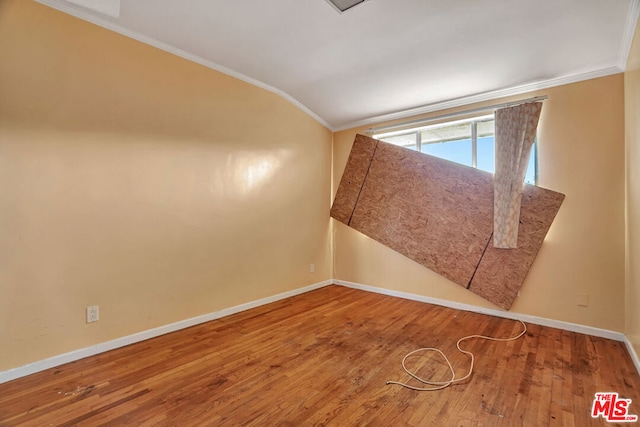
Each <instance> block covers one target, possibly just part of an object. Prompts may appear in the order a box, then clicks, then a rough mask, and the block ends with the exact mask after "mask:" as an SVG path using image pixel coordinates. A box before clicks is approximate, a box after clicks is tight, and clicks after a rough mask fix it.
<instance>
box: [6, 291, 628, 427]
mask: <svg viewBox="0 0 640 427" xmlns="http://www.w3.org/2000/svg"><path fill="white" fill-rule="evenodd" d="M527 326H528V332H527V333H526V335H525V336H524V337H522V338H520V339H519V340H517V341H510V342H492V341H485V340H479V339H474V340H470V341H468V342H466V343H465V344H464V345H463V346H464V348H466V349H468V350H471V351H473V352H474V353H475V355H476V366H475V370H474V373H473V375H472V377H471V378H470V379H469V381H467V382H466V383H463V384H459V385H454V386H451V387H449V388H446V389H444V390H440V391H433V392H415V391H412V390H408V389H404V388H402V387H400V386H396V385H386V384H385V382H386V381H387V380H401V381H408V380H409V378H408V376H407V375H406V374H405V373H404V372H403V371H402V367H401V364H400V363H401V360H402V358H403V357H404V355H405V354H406V353H408V352H409V351H411V350H414V349H416V348H420V347H425V346H433V347H439V348H440V349H441V350H443V351H444V352H445V353H446V354H447V355H448V356H449V358H450V360H451V362H452V364H453V365H454V367H455V369H456V372H457V373H458V375H459V376H461V375H464V374H465V373H466V370H467V369H468V364H469V359H468V358H467V357H466V356H464V355H462V354H460V353H458V352H457V350H456V349H455V344H456V341H457V339H458V338H460V337H462V336H465V335H471V334H483V335H490V336H497V337H508V336H513V335H517V333H518V332H519V331H520V330H521V325H520V323H518V322H515V321H512V320H506V319H499V318H495V317H491V316H485V315H481V314H475V313H469V312H464V311H458V310H453V309H449V308H444V307H438V306H433V305H429V304H424V303H419V302H415V301H408V300H403V299H399V298H394V297H389V296H384V295H378V294H374V293H368V292H364V291H359V290H354V289H349V288H345V287H341V286H328V287H325V288H322V289H319V290H316V291H313V292H309V293H306V294H303V295H300V296H296V297H293V298H289V299H286V300H282V301H279V302H276V303H273V304H269V305H266V306H262V307H258V308H255V309H252V310H249V311H246V312H243V313H239V314H236V315H233V316H229V317H226V318H223V319H220V320H216V321H213V322H209V323H206V324H202V325H198V326H194V327H192V328H189V329H185V330H183V331H179V332H175V333H172V334H168V335H164V336H161V337H158V338H154V339H151V340H148V341H145V342H141V343H138V344H134V345H130V346H127V347H124V348H121V349H117V350H113V351H110V352H108V353H104V354H100V355H97V356H93V357H90V358H87V359H83V360H80V361H77V362H73V363H69V364H67V365H63V366H60V367H58V368H54V369H50V370H47V371H44V372H40V373H37V374H34V375H31V376H28V377H25V378H21V379H18V380H15V381H12V382H9V383H6V384H2V385H0V426H14V425H27V426H30V425H33V426H48V425H56V426H72V425H82V426H93V425H113V426H120V425H136V426H138V425H145V426H152V425H168V426H199V425H213V426H221V425H224V426H227V425H229V426H232V425H233V426H235V425H237V426H275V425H279V426H311V425H331V426H361V425H372V426H430V425H435V426H487V425H491V426H492V425H499V426H502V425H504V426H519V425H524V426H545V425H558V426H588V425H611V424H608V423H606V422H605V421H604V420H603V419H602V418H598V419H592V418H591V416H590V411H591V406H592V402H593V398H594V393H596V392H603V391H615V392H618V393H619V394H620V396H621V397H624V398H630V399H632V403H631V405H630V408H629V409H630V411H629V412H630V413H631V414H640V377H639V376H638V374H637V372H636V370H635V368H634V366H633V363H632V361H631V359H630V357H629V356H628V354H627V352H626V349H625V347H624V344H623V343H619V342H615V341H611V340H606V339H603V338H595V337H591V336H587V335H582V334H577V333H572V332H566V331H562V330H558V329H552V328H547V327H541V326H537V325H532V324H529V325H527ZM410 363H412V364H413V365H412V366H415V367H419V368H420V371H419V372H420V375H422V376H424V377H429V376H431V375H435V376H436V377H437V376H438V375H439V376H440V378H441V379H446V377H447V368H446V366H445V364H444V363H443V362H442V361H441V360H439V359H438V358H437V357H435V356H427V357H424V358H413V359H410ZM413 381H415V380H413ZM412 383H414V382H412ZM416 385H419V384H416Z"/></svg>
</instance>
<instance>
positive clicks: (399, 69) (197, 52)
mask: <svg viewBox="0 0 640 427" xmlns="http://www.w3.org/2000/svg"><path fill="white" fill-rule="evenodd" d="M38 1H40V2H41V3H44V4H47V5H50V6H52V7H55V8H56V9H59V10H62V11H65V12H67V13H71V14H73V15H75V16H78V17H80V18H83V19H86V20H88V21H91V22H93V23H96V24H98V25H101V26H104V27H107V28H109V29H112V30H114V31H117V32H119V33H122V34H125V35H128V36H131V37H133V38H136V39H138V40H140V41H143V42H145V43H149V44H151V45H154V46H156V47H159V48H161V49H165V50H167V51H169V52H172V53H175V54H177V55H180V56H182V57H185V58H187V59H190V60H193V61H195V62H198V63H201V64H204V65H206V66H209V67H211V68H214V69H217V70H219V71H222V72H225V73H227V74H231V75H233V76H235V77H238V78H240V79H243V80H245V81H248V82H250V83H253V84H256V85H258V86H260V87H263V88H265V89H268V90H270V91H272V92H275V93H278V94H279V95H281V96H283V97H285V98H287V99H288V100H290V101H291V102H293V103H294V104H296V105H298V106H300V107H301V108H303V109H304V110H305V111H307V112H308V113H309V114H311V115H312V116H313V117H315V118H316V119H318V120H319V121H320V122H322V123H323V124H325V125H326V126H328V127H329V128H331V129H332V130H340V129H345V128H349V127H352V126H355V125H364V124H370V123H375V122H379V121H381V120H383V119H390V118H400V117H404V116H408V115H411V114H416V113H421V112H427V111H434V110H437V109H442V108H446V107H451V106H457V105H464V104H468V103H471V102H475V101H479V100H485V99H491V98H496V97H498V96H504V95H511V94H516V93H523V92H526V91H530V90H534V89H538V88H544V87H550V86H555V85H559V84H564V83H569V82H573V81H579V80H585V79H587V78H593V77H598V76H604V75H609V74H613V73H617V72H621V71H623V70H624V66H625V64H626V59H627V56H628V53H629V48H630V44H631V39H632V37H633V31H634V29H635V25H636V21H637V19H638V11H639V9H640V7H639V3H640V0H517V1H513V0H456V1H452V0H368V1H366V2H364V3H362V4H361V5H359V6H356V7H354V8H353V9H351V10H348V11H347V12H345V13H343V14H340V13H338V12H337V11H336V10H335V9H334V8H333V7H332V6H331V5H330V4H329V3H328V2H327V1H325V0H269V1H264V0H262V1H261V0H243V1H241V0H226V1H223V0H180V1H176V0H108V1H106V0H101V2H95V1H93V3H98V4H99V3H102V4H103V5H104V4H106V3H108V4H109V6H108V7H104V6H103V9H102V13H100V12H97V11H95V10H91V9H88V8H83V7H81V6H78V5H77V4H74V3H81V4H82V3H83V1H82V0H71V1H65V0H38ZM91 3H92V2H91V1H90V2H88V3H84V4H86V5H88V6H89V7H91ZM105 10H106V11H107V12H105ZM109 11H111V12H113V13H110V12H109ZM118 14H119V17H118Z"/></svg>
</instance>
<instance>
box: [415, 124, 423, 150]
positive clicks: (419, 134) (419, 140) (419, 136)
mask: <svg viewBox="0 0 640 427" xmlns="http://www.w3.org/2000/svg"><path fill="white" fill-rule="evenodd" d="M416 150H417V151H418V152H419V153H421V152H422V132H420V131H419V130H418V131H416Z"/></svg>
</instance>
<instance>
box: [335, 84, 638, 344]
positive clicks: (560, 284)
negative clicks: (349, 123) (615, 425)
mask: <svg viewBox="0 0 640 427" xmlns="http://www.w3.org/2000/svg"><path fill="white" fill-rule="evenodd" d="M623 92H624V90H623V75H622V74H618V75H614V76H610V77H606V78H600V79H595V80H590V81H585V82H581V83H576V84H571V85H566V86H561V87H556V88H552V89H546V90H542V91H539V92H535V93H529V94H524V95H522V96H519V97H518V98H524V97H529V96H537V95H543V94H544V95H548V97H549V99H548V100H547V101H546V102H545V104H544V107H543V110H542V117H541V122H540V126H539V151H538V154H539V165H540V168H539V184H540V186H542V187H545V188H549V189H552V190H555V191H559V192H561V193H564V194H565V195H566V199H565V202H564V204H563V205H562V207H561V208H560V212H559V214H558V216H557V217H556V220H555V222H554V224H553V225H552V227H551V230H550V231H549V234H548V235H547V239H546V241H545V243H544V245H543V247H542V249H541V250H540V252H539V254H538V257H537V259H536V261H535V262H534V265H533V268H532V269H531V271H530V272H529V275H528V276H527V279H526V281H525V284H524V286H523V288H522V290H521V294H520V296H519V297H518V298H517V299H516V301H515V303H514V305H513V307H512V309H511V311H513V312H517V313H525V314H530V315H535V316H541V317H545V318H550V319H557V320H562V321H566V322H573V323H579V324H583V325H589V326H594V327H599V328H605V329H610V330H615V331H621V332H622V331H624V327H625V319H624V285H625V278H624V249H625V248H624V239H625V238H624V196H625V195H624V179H625V177H624V168H623V165H624V113H623V108H624V102H623ZM473 107H475V106H469V107H468V108H473ZM446 112H448V111H446ZM442 113H443V112H437V113H434V114H432V115H439V114H442ZM365 129H366V128H360V129H350V130H346V131H342V132H338V133H336V134H334V165H335V168H334V174H333V178H334V187H335V186H337V183H338V182H339V180H340V177H341V175H342V171H343V170H344V165H345V163H346V160H347V157H348V155H349V150H350V148H351V145H352V142H353V138H354V135H355V134H356V132H361V133H362V132H364V130H365ZM334 229H335V231H334V233H335V241H336V244H335V247H336V251H335V259H336V262H335V263H336V267H335V277H336V278H337V279H342V280H347V281H352V282H357V283H363V284H368V285H373V286H378V287H382V288H387V289H391V290H396V291H402V292H409V293H414V294H418V295H424V296H430V297H436V298H443V299H447V300H451V301H457V302H462V303H467V304H473V305H476V306H482V307H493V306H492V304H490V303H488V302H486V301H484V300H483V299H481V298H480V297H478V296H476V295H474V294H472V293H471V292H469V291H467V290H465V289H464V288H462V287H460V286H458V285H456V284H454V283H452V282H449V281H448V280H446V279H444V278H443V277H440V276H438V275H437V274H435V273H433V272H431V271H429V270H427V269H426V268H423V267H422V266H420V265H418V264H417V263H415V262H413V261H411V260H409V259H407V258H405V257H403V256H401V255H399V254H397V253H395V252H393V251H392V250H390V249H388V248H386V247H384V246H383V245H381V244H379V243H377V242H375V241H373V240H371V239H369V238H367V237H365V236H364V235H362V234H360V233H358V232H356V231H354V230H352V229H350V228H349V227H346V226H345V225H343V224H341V223H338V222H337V221H334ZM579 294H588V295H589V306H588V307H586V308H585V307H579V306H577V304H576V298H577V296H578V295H579Z"/></svg>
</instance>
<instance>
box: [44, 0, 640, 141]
mask: <svg viewBox="0 0 640 427" xmlns="http://www.w3.org/2000/svg"><path fill="white" fill-rule="evenodd" d="M35 1H36V2H38V3H40V4H43V5H45V6H49V7H51V8H53V9H56V10H58V11H61V12H64V13H67V14H69V15H72V16H74V17H76V18H80V19H82V20H85V21H88V22H91V23H92V24H95V25H98V26H100V27H103V28H106V29H108V30H111V31H114V32H116V33H118V34H121V35H123V36H125V37H129V38H131V39H134V40H137V41H139V42H142V43H145V44H147V45H150V46H153V47H156V48H158V49H161V50H163V51H165V52H168V53H171V54H173V55H176V56H179V57H181V58H183V59H186V60H188V61H192V62H195V63H197V64H200V65H202V66H205V67H207V68H210V69H213V70H215V71H218V72H220V73H223V74H226V75H228V76H231V77H234V78H236V79H238V80H241V81H244V82H246V83H249V84H251V85H253V86H257V87H259V88H261V89H264V90H266V91H268V92H271V93H273V94H275V95H278V96H280V97H281V98H283V99H285V100H286V101H288V102H290V103H291V104H293V105H294V106H296V107H298V108H299V109H300V110H302V111H303V112H305V113H306V114H307V115H309V116H310V117H312V118H313V119H314V120H316V121H317V122H319V123H320V124H322V125H323V126H325V127H326V128H327V129H329V130H331V131H332V132H338V131H342V130H346V129H352V128H355V127H362V126H369V125H374V124H380V123H382V122H386V121H391V120H398V119H405V118H408V117H412V116H417V115H420V114H426V113H431V112H436V111H441V110H446V109H450V108H456V107H463V106H466V105H470V104H475V103H479V102H485V101H493V100H496V99H498V98H503V97H508V96H514V95H521V94H523V93H527V92H533V91H536V90H541V89H548V88H552V87H556V86H562V85H566V84H571V83H577V82H581V81H584V80H590V79H595V78H599V77H605V76H609V75H612V74H617V73H621V72H623V71H624V69H625V67H626V62H627V59H628V57H629V51H630V49H631V43H632V41H633V36H634V33H635V28H636V25H637V22H638V18H639V16H640V0H631V2H630V4H629V13H628V16H627V22H626V25H625V30H624V35H623V40H622V43H621V48H620V52H619V55H618V64H617V65H616V66H614V67H608V68H602V69H597V70H592V71H589V72H585V73H580V74H573V75H569V76H564V77H558V78H553V79H547V80H542V81H539V82H534V83H528V84H525V85H520V86H514V87H510V88H505V89H499V90H495V91H489V92H484V93H481V94H476V95H471V96H466V97H461V98H456V99H452V100H447V101H443V102H437V103H433V104H427V105H424V106H420V107H416V108H411V109H407V110H401V111H397V112H394V113H389V114H383V115H378V116H373V117H369V118H365V119H361V120H356V121H351V122H348V123H346V124H343V125H340V126H332V125H331V124H329V123H328V122H327V121H326V120H325V119H323V118H322V117H320V116H319V115H318V114H316V113H315V112H313V111H312V110H310V109H309V108H308V107H306V106H305V105H304V104H302V103H301V102H300V101H298V100H297V99H295V98H294V97H293V96H291V95H289V94H288V93H286V92H284V91H282V90H280V89H278V88H276V87H273V86H271V85H268V84H266V83H264V82H262V81H260V80H257V79H254V78H252V77H249V76H246V75H244V74H242V73H239V72H237V71H234V70H232V69H230V68H227V67H225V66H223V65H220V64H217V63H215V62H213V61H209V60H206V59H204V58H202V57H200V56H198V55H194V54H192V53H189V52H186V51H184V50H182V49H179V48H176V47H174V46H171V45H169V44H167V43H164V42H161V41H159V40H156V39H154V38H152V37H148V36H145V35H144V34H141V33H138V32H136V31H132V30H129V29H127V28H124V27H123V26H121V25H119V24H118V23H117V22H115V21H113V20H111V19H109V18H108V17H106V16H104V17H103V16H97V15H95V14H94V13H91V11H89V10H87V9H85V8H82V7H79V6H76V5H74V4H72V3H69V2H67V1H65V0H35Z"/></svg>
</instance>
